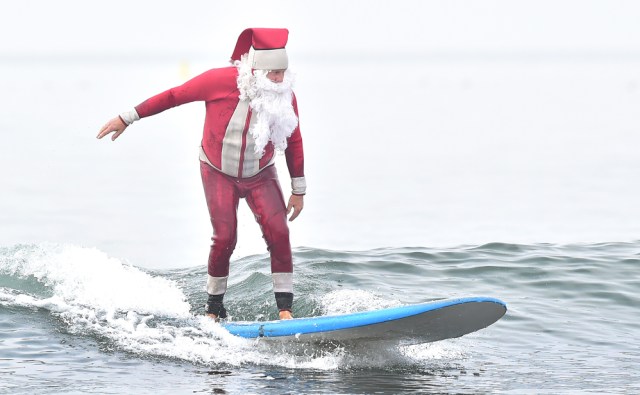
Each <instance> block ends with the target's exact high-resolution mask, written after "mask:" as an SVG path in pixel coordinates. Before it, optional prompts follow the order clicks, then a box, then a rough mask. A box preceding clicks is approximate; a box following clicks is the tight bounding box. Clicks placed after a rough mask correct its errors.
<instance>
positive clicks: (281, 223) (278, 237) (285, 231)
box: [264, 213, 289, 245]
mask: <svg viewBox="0 0 640 395" xmlns="http://www.w3.org/2000/svg"><path fill="white" fill-rule="evenodd" d="M265 228H266V229H264V237H265V240H266V241H267V244H269V245H272V244H277V243H283V242H286V243H289V225H287V216H286V214H285V213H283V214H282V215H274V216H273V217H271V218H270V219H269V221H268V222H267V224H266V227H265Z"/></svg>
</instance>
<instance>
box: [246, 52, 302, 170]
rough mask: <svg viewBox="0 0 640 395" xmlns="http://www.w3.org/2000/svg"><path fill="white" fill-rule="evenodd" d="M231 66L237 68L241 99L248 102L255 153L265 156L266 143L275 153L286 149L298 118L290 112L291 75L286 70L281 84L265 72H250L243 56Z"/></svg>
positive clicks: (291, 97)
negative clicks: (271, 145) (251, 112)
mask: <svg viewBox="0 0 640 395" xmlns="http://www.w3.org/2000/svg"><path fill="white" fill-rule="evenodd" d="M234 65H235V66H236V67H237V68H238V89H239V90H240V100H247V99H248V100H249V106H250V107H251V110H252V111H253V112H255V114H256V120H255V122H254V123H253V125H251V129H249V133H250V134H251V137H253V139H254V140H255V153H256V155H258V157H260V158H261V157H262V155H264V148H265V147H266V146H267V144H268V143H269V142H271V143H272V144H273V147H274V148H275V150H276V151H278V152H284V150H285V149H286V148H287V139H288V138H289V137H291V134H292V133H293V131H294V130H295V129H296V127H297V126H298V117H296V114H295V112H294V111H293V102H292V100H293V90H292V88H293V80H294V78H293V73H291V72H290V71H289V70H288V69H287V70H286V71H285V74H284V80H283V81H282V82H280V83H276V82H273V81H271V80H269V78H267V72H266V71H265V70H253V72H252V70H251V67H250V66H249V64H248V63H247V62H246V58H245V56H243V57H242V60H241V61H236V62H235V63H234Z"/></svg>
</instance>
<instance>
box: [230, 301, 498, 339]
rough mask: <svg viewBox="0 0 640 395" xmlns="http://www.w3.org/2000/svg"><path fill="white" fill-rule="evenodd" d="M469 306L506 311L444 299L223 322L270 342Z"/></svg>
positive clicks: (240, 333)
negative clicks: (252, 320) (306, 314)
mask: <svg viewBox="0 0 640 395" xmlns="http://www.w3.org/2000/svg"><path fill="white" fill-rule="evenodd" d="M469 303H495V304H497V305H500V306H502V307H503V308H504V311H506V304H505V303H504V302H502V301H501V300H499V299H495V298H490V297H469V298H458V299H445V300H438V301H434V302H427V303H420V304H413V305H406V306H399V307H391V308H386V309H380V310H372V311H363V312H358V313H351V314H342V315H327V316H319V317H307V318H295V319H292V320H281V321H258V322H233V321H231V322H224V323H223V324H222V326H223V327H224V328H225V329H226V330H227V331H229V332H230V333H231V334H233V335H236V336H239V337H243V338H248V339H254V338H262V337H266V338H271V337H286V336H299V335H306V334H314V333H320V332H331V331H340V330H345V329H353V328H358V327H364V326H369V325H376V324H380V323H385V322H389V321H395V320H400V319H405V318H407V317H411V316H416V315H419V314H424V313H427V312H430V311H435V310H439V309H445V308H448V307H452V306H456V305H461V304H469Z"/></svg>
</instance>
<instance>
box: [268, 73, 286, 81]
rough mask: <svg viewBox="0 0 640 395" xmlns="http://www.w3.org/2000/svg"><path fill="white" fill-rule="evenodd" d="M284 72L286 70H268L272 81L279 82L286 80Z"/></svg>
mask: <svg viewBox="0 0 640 395" xmlns="http://www.w3.org/2000/svg"><path fill="white" fill-rule="evenodd" d="M284 72H285V70H269V71H268V72H267V78H268V79H269V80H271V82H275V83H276V84H278V83H280V82H282V81H283V80H284Z"/></svg>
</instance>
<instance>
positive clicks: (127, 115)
mask: <svg viewBox="0 0 640 395" xmlns="http://www.w3.org/2000/svg"><path fill="white" fill-rule="evenodd" d="M120 118H122V120H123V121H124V123H126V124H127V126H129V125H131V124H132V123H134V122H135V121H138V120H140V115H138V112H137V111H136V109H135V108H133V109H131V110H129V111H125V112H123V113H122V114H120Z"/></svg>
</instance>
